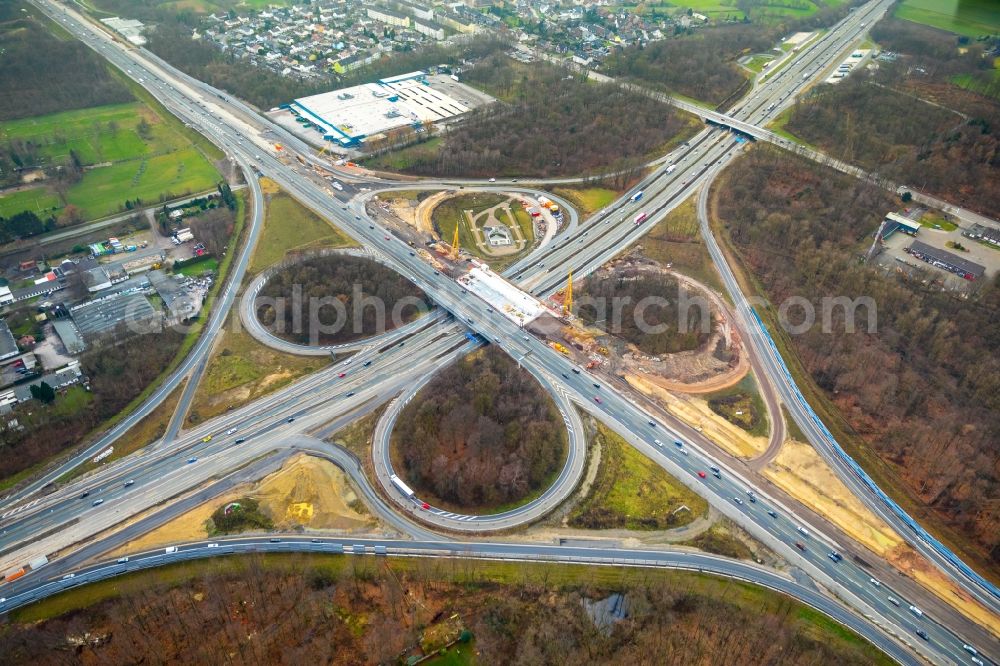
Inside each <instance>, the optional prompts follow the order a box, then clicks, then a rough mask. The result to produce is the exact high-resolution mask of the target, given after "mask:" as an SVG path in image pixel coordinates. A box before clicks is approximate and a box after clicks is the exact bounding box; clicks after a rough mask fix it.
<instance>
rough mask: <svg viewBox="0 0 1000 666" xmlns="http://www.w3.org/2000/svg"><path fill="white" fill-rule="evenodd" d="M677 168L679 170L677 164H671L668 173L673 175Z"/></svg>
mask: <svg viewBox="0 0 1000 666" xmlns="http://www.w3.org/2000/svg"><path fill="white" fill-rule="evenodd" d="M676 168H677V165H676V164H671V165H670V166H668V167H667V173H673V172H674V169H676Z"/></svg>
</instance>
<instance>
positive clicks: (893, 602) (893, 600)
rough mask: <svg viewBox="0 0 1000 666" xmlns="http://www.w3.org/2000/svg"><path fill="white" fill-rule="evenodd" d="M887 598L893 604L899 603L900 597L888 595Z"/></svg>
mask: <svg viewBox="0 0 1000 666" xmlns="http://www.w3.org/2000/svg"><path fill="white" fill-rule="evenodd" d="M887 599H888V601H889V603H890V604H892V605H893V606H898V605H899V599H897V598H896V597H887Z"/></svg>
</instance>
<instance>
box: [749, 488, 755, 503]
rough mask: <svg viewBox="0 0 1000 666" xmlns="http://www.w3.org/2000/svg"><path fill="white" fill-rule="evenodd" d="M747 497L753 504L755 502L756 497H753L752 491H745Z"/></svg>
mask: <svg viewBox="0 0 1000 666" xmlns="http://www.w3.org/2000/svg"><path fill="white" fill-rule="evenodd" d="M747 497H749V498H750V501H751V502H755V503H756V502H757V496H756V495H754V492H753V491H752V490H747Z"/></svg>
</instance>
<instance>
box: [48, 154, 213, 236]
mask: <svg viewBox="0 0 1000 666" xmlns="http://www.w3.org/2000/svg"><path fill="white" fill-rule="evenodd" d="M218 178H219V174H218V172H217V171H216V170H215V167H213V166H212V165H211V164H209V162H208V160H206V159H205V157H204V156H203V155H202V154H201V153H200V152H198V151H197V149H195V148H186V149H184V150H178V151H175V152H172V153H167V154H164V155H156V156H154V157H150V158H148V159H145V158H144V159H136V160H131V161H127V162H118V163H115V164H112V165H111V166H109V167H101V168H98V169H94V170H92V171H88V172H86V173H85V174H84V176H83V179H82V180H81V181H80V182H79V183H77V184H76V185H73V186H72V187H71V188H70V189H69V190H67V192H66V201H67V203H71V204H73V205H76V206H79V207H80V209H82V210H83V213H84V217H86V218H87V219H95V218H99V217H104V216H105V215H111V214H112V213H116V212H118V211H120V210H122V209H123V206H124V203H125V200H126V199H130V200H134V199H141V200H142V202H143V203H144V204H156V203H158V202H159V201H161V197H165V198H171V197H172V196H179V195H182V194H189V193H193V192H202V191H204V190H209V189H212V186H213V185H215V183H216V181H217V180H218Z"/></svg>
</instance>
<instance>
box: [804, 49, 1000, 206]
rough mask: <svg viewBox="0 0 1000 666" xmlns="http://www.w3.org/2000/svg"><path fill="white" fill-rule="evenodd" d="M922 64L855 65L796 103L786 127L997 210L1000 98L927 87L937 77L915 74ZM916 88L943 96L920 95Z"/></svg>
mask: <svg viewBox="0 0 1000 666" xmlns="http://www.w3.org/2000/svg"><path fill="white" fill-rule="evenodd" d="M930 51H931V52H933V51H934V48H933V43H932V46H931V47H930ZM957 61H958V62H964V58H958V59H957ZM917 66H919V65H918V64H916V63H915V62H912V61H910V60H909V59H902V58H901V59H900V61H898V62H896V63H880V64H879V70H878V73H877V74H875V75H868V74H866V73H865V72H863V71H862V72H855V73H854V74H852V75H851V76H849V77H847V78H846V79H843V80H841V81H840V82H839V83H837V84H836V85H823V86H819V87H818V88H816V89H815V92H814V93H813V94H811V95H809V96H808V97H807V98H805V99H804V100H802V101H801V102H799V103H797V104H796V106H795V107H794V112H793V114H792V116H791V118H790V120H789V122H788V123H787V125H786V127H787V129H788V130H789V131H791V132H792V133H794V134H795V135H796V136H799V137H801V138H802V139H805V140H806V141H808V142H810V143H812V144H814V145H817V146H819V147H821V148H822V149H824V150H825V151H827V152H829V153H830V154H832V155H834V156H835V157H838V158H841V159H843V160H845V161H847V162H850V163H854V164H858V165H859V166H862V167H864V168H866V169H868V170H871V171H874V172H877V173H878V174H879V175H880V176H883V177H885V178H888V179H890V180H893V181H895V182H898V183H902V184H907V185H910V186H912V187H916V188H918V189H920V190H923V191H927V192H928V193H932V194H935V195H937V196H940V197H941V198H943V199H945V200H947V201H951V202H953V203H957V204H960V205H963V206H969V207H972V208H974V209H976V210H979V211H981V212H983V213H985V214H987V215H989V216H992V217H997V216H998V215H1000V188H997V187H996V183H997V182H1000V159H998V158H997V155H998V154H1000V106H998V105H997V104H995V103H992V102H989V101H987V100H985V99H982V98H979V99H978V100H971V102H970V101H968V100H967V99H965V98H968V97H969V96H970V95H971V93H967V92H965V91H963V90H959V89H958V88H956V87H955V86H954V85H952V84H951V83H948V82H943V83H937V84H933V87H932V88H931V87H925V86H930V85H931V84H929V83H925V82H923V81H920V80H921V79H923V78H924V76H923V75H920V74H919V73H917V74H913V72H914V70H913V68H914V67H917ZM930 66H931V65H928V67H930ZM963 67H964V66H963ZM943 71H945V72H951V71H953V70H952V69H951V68H945V69H944V70H943ZM908 72H909V73H908ZM951 75H952V74H950V73H949V74H947V76H951ZM913 76H916V78H917V79H918V81H919V84H918V85H919V86H920V87H919V88H917V89H916V90H915V91H914V90H911V89H909V87H907V86H906V85H905V84H906V81H907V80H908V77H913ZM914 92H916V93H918V94H919V95H922V96H926V98H927V99H930V100H931V101H932V102H934V100H939V101H937V102H934V103H927V102H924V101H921V99H920V98H916V99H915V98H914ZM953 102H959V103H958V104H954V105H952V103H953ZM939 104H943V106H940V105H939ZM955 107H957V108H955Z"/></svg>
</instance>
